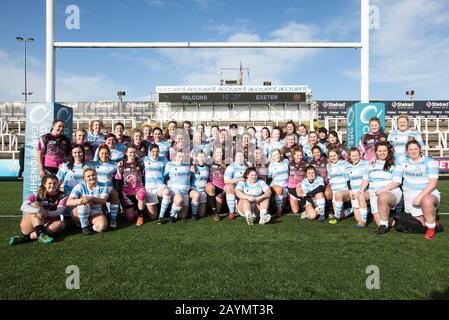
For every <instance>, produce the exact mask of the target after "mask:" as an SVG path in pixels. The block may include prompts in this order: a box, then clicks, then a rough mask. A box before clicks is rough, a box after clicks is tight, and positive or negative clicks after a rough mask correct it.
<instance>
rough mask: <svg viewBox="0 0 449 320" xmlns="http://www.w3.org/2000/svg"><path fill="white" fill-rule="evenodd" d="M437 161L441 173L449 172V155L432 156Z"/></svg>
mask: <svg viewBox="0 0 449 320" xmlns="http://www.w3.org/2000/svg"><path fill="white" fill-rule="evenodd" d="M432 159H433V160H435V161H436V162H438V168H439V169H440V173H449V157H443V158H441V157H438V158H435V157H434V158H432Z"/></svg>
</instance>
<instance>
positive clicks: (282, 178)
mask: <svg viewBox="0 0 449 320" xmlns="http://www.w3.org/2000/svg"><path fill="white" fill-rule="evenodd" d="M288 174H289V170H288V160H287V159H284V160H282V161H281V162H271V163H270V165H269V166H268V177H270V178H272V179H273V180H272V181H271V183H270V186H280V187H283V188H285V187H287V182H288V176H289V175H288Z"/></svg>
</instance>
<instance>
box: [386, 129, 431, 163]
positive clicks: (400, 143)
mask: <svg viewBox="0 0 449 320" xmlns="http://www.w3.org/2000/svg"><path fill="white" fill-rule="evenodd" d="M411 139H414V140H416V141H418V143H419V144H420V145H421V148H424V141H423V139H422V136H421V134H420V133H419V132H418V131H415V130H407V131H404V132H401V131H399V130H393V131H392V132H391V133H390V134H389V135H388V139H387V140H388V142H390V143H391V145H392V146H393V148H394V155H395V160H396V163H402V162H404V161H405V158H406V157H407V155H406V151H405V145H406V144H407V142H409V140H411Z"/></svg>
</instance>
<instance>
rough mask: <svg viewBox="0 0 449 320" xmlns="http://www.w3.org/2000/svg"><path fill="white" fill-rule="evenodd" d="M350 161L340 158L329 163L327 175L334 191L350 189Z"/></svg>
mask: <svg viewBox="0 0 449 320" xmlns="http://www.w3.org/2000/svg"><path fill="white" fill-rule="evenodd" d="M347 166H348V163H347V162H346V161H345V160H338V161H337V162H336V163H331V162H328V163H327V166H326V167H327V177H328V178H329V184H330V186H331V189H332V192H334V193H335V192H338V191H342V190H348V184H347V182H348V180H349V178H348V172H347Z"/></svg>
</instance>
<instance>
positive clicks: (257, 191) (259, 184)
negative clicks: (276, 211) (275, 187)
mask: <svg viewBox="0 0 449 320" xmlns="http://www.w3.org/2000/svg"><path fill="white" fill-rule="evenodd" d="M235 189H236V190H241V191H242V192H243V193H244V194H246V195H247V196H250V197H259V196H261V195H263V194H264V193H265V192H266V191H267V190H268V189H270V187H269V186H268V185H267V184H266V182H265V181H263V180H259V179H257V180H256V183H254V184H252V183H249V182H248V180H245V181H240V182H239V183H237V186H236V187H235Z"/></svg>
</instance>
